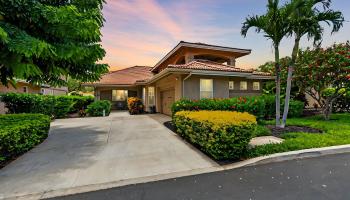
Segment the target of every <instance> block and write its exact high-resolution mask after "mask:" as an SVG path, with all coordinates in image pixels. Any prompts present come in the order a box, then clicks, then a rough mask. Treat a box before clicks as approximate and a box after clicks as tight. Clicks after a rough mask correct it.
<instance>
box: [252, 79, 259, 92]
mask: <svg viewBox="0 0 350 200" xmlns="http://www.w3.org/2000/svg"><path fill="white" fill-rule="evenodd" d="M256 83H257V84H258V89H256V88H255V87H254V84H256ZM253 90H254V91H259V90H260V82H259V81H254V82H253Z"/></svg>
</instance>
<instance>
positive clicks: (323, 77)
mask: <svg viewBox="0 0 350 200" xmlns="http://www.w3.org/2000/svg"><path fill="white" fill-rule="evenodd" d="M295 69H296V70H295V76H294V79H295V83H296V84H297V85H298V86H299V87H300V88H301V89H302V90H303V91H305V92H306V93H307V94H309V95H310V96H311V97H312V98H313V99H315V100H316V101H317V103H318V104H319V105H320V107H321V109H322V111H323V114H324V118H325V119H326V120H328V119H329V118H330V115H331V113H332V108H333V104H334V102H335V101H336V100H337V99H339V98H341V97H342V96H344V94H346V93H347V92H348V91H349V90H350V81H349V75H350V43H349V42H346V43H342V44H334V45H333V46H331V47H329V48H327V49H320V48H316V49H309V48H308V49H306V50H305V51H300V52H299V58H298V60H297V63H296V68H295Z"/></svg>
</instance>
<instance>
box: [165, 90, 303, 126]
mask: <svg viewBox="0 0 350 200" xmlns="http://www.w3.org/2000/svg"><path fill="white" fill-rule="evenodd" d="M300 105H303V103H302V102H299V101H294V100H291V103H290V109H289V110H291V112H289V115H288V116H289V117H297V116H300V115H301V114H302V112H303V107H304V106H302V107H301V106H300ZM281 109H283V104H282V106H281ZM183 110H189V111H199V110H221V111H238V112H248V113H250V114H252V115H255V116H256V117H257V119H258V120H262V119H270V118H273V117H274V115H275V110H276V108H275V97H274V96H267V95H262V96H253V97H237V98H230V99H201V100H198V101H197V100H188V99H182V100H180V101H177V102H175V103H174V104H173V105H172V113H173V114H175V113H176V112H178V111H183Z"/></svg>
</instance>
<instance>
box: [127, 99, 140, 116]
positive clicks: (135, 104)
mask: <svg viewBox="0 0 350 200" xmlns="http://www.w3.org/2000/svg"><path fill="white" fill-rule="evenodd" d="M128 109H129V113H130V114H131V115H135V114H141V113H143V112H144V105H143V103H142V99H140V98H137V97H130V98H128Z"/></svg>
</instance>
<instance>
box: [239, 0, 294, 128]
mask: <svg viewBox="0 0 350 200" xmlns="http://www.w3.org/2000/svg"><path fill="white" fill-rule="evenodd" d="M286 11H288V10H285V9H282V8H281V7H280V6H279V0H269V1H268V4H267V11H266V14H264V15H261V16H257V15H256V16H249V17H247V18H246V20H245V22H244V23H243V27H242V30H241V34H242V35H243V36H244V37H245V36H246V35H247V32H248V30H249V29H250V28H253V27H254V28H255V29H256V32H257V33H260V32H263V33H264V36H265V37H266V38H268V39H269V40H271V41H272V43H273V47H274V52H275V75H276V125H279V124H280V92H281V88H280V85H281V78H280V74H281V73H280V71H281V69H280V55H279V46H280V43H281V41H282V39H283V38H284V37H285V36H286V35H287V33H288V31H289V30H288V29H287V27H288V26H287V24H286V22H287V20H286V19H287V17H288V15H289V13H288V12H286Z"/></svg>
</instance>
